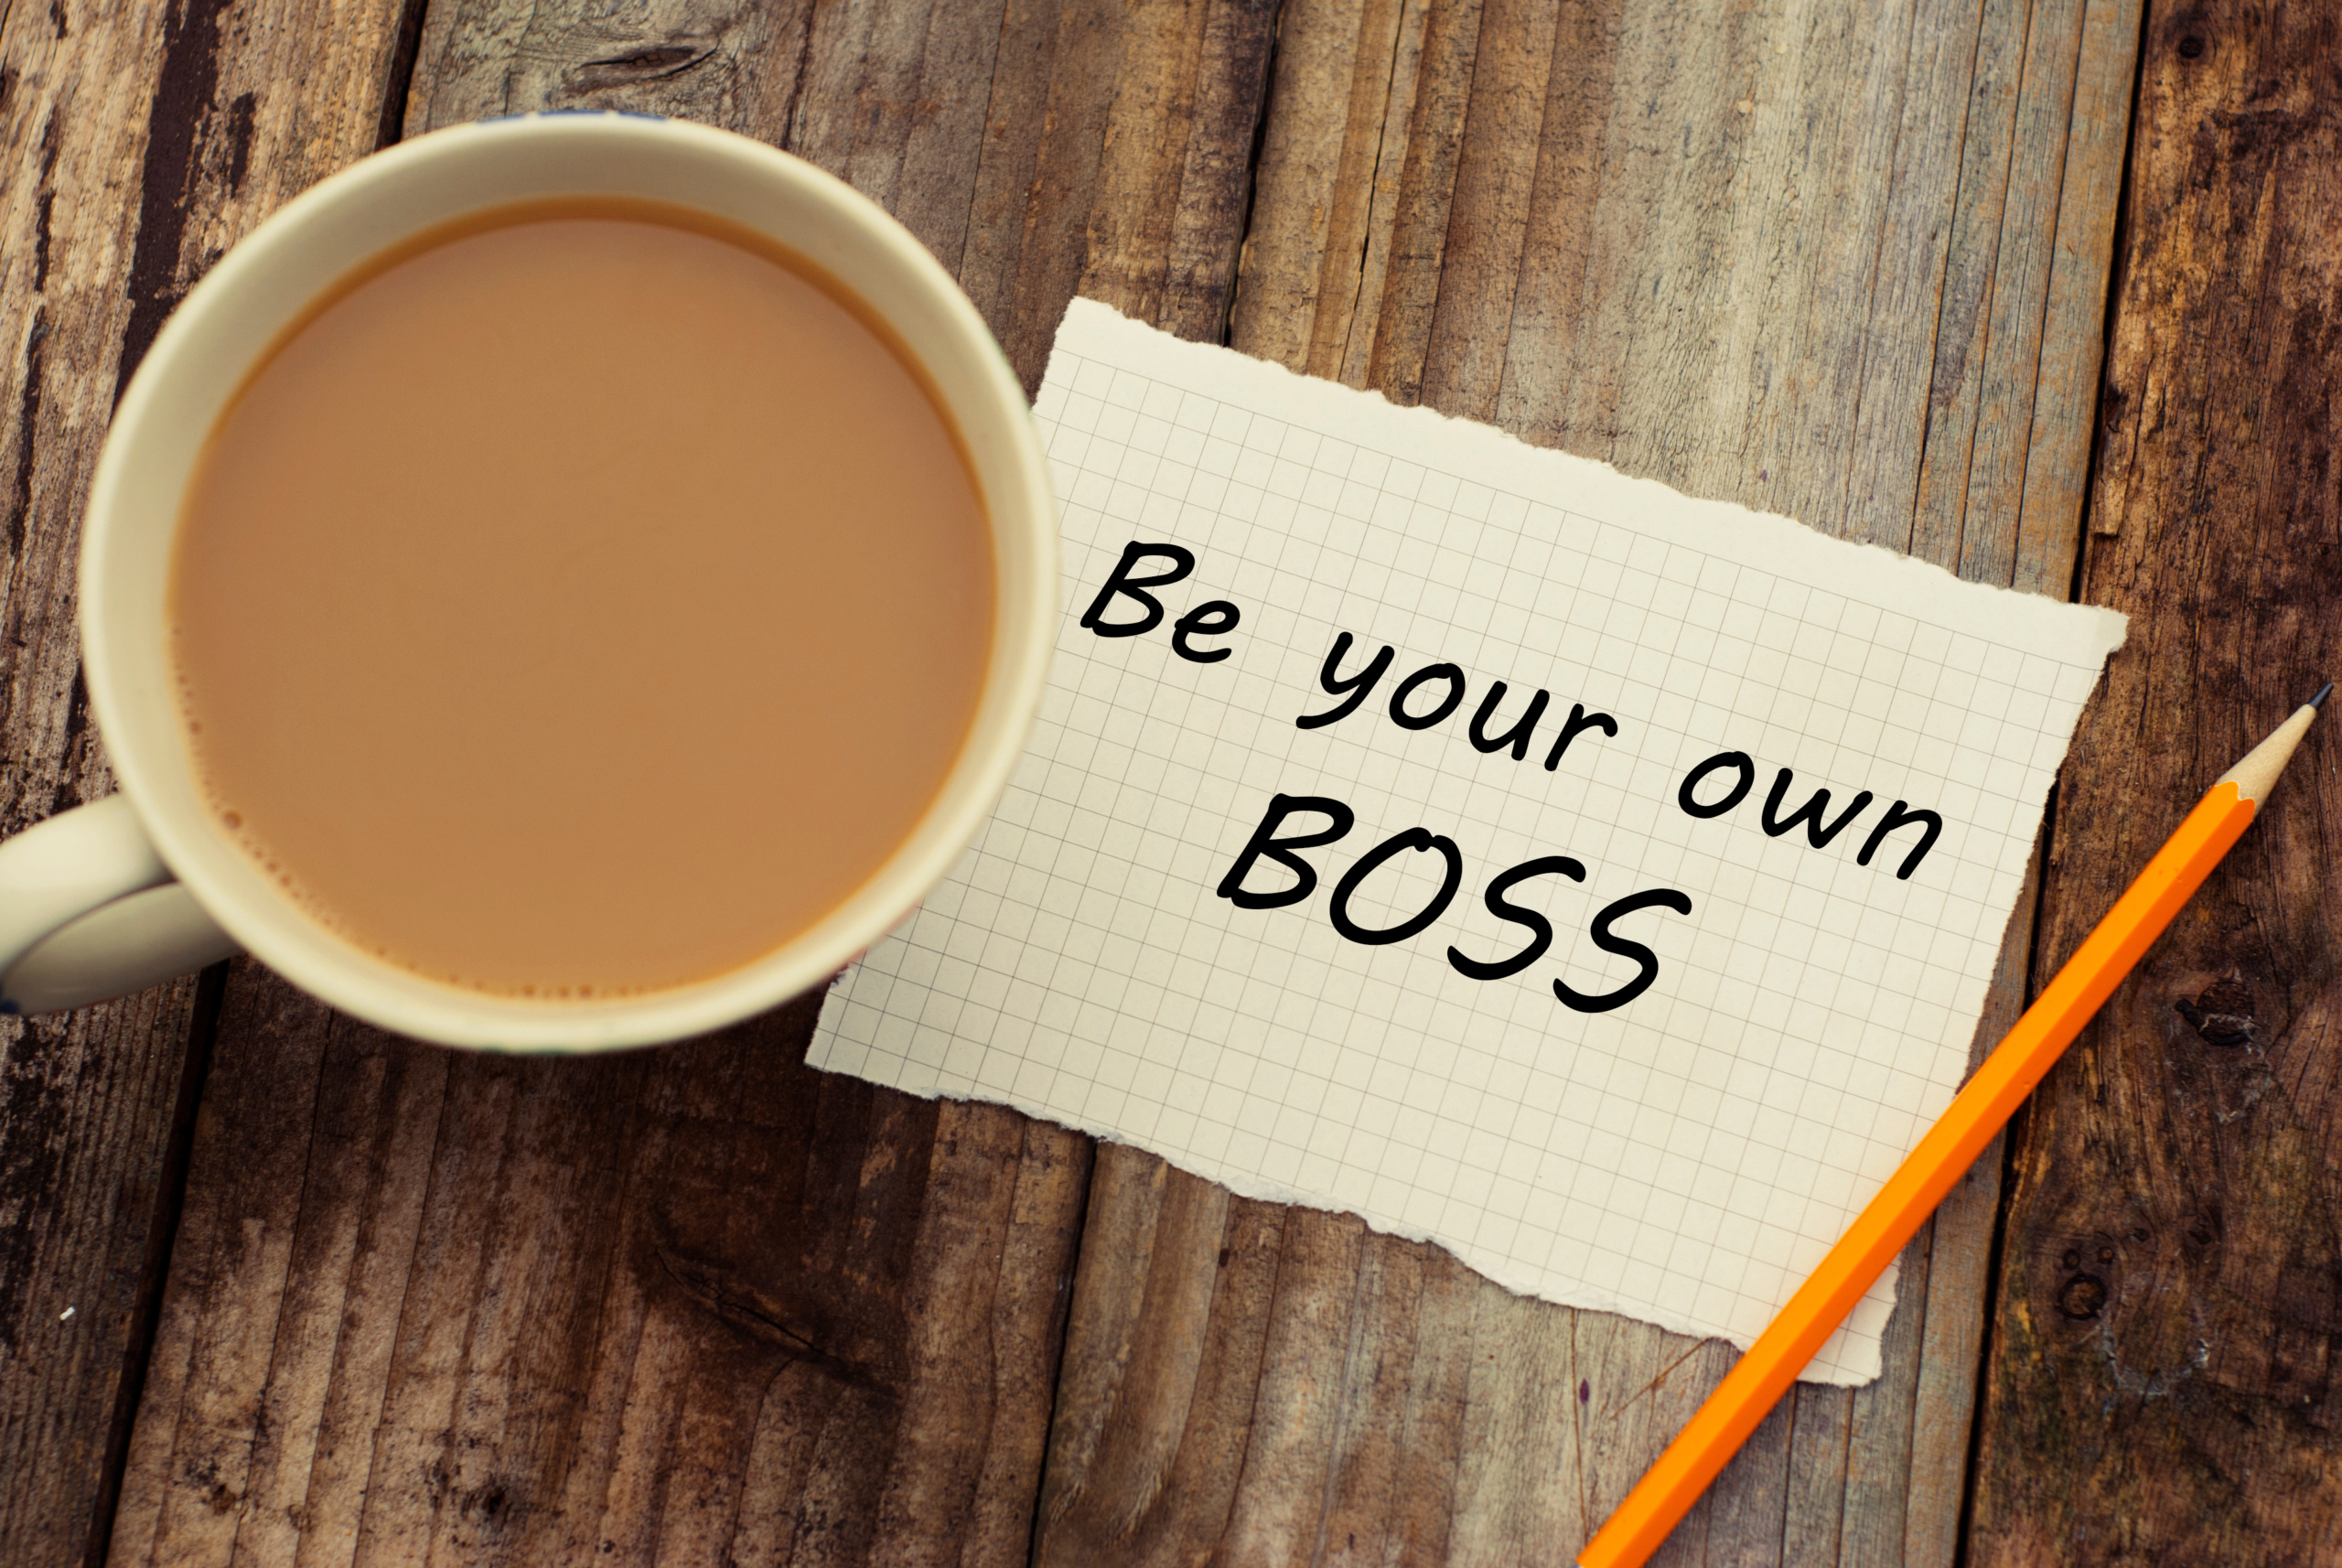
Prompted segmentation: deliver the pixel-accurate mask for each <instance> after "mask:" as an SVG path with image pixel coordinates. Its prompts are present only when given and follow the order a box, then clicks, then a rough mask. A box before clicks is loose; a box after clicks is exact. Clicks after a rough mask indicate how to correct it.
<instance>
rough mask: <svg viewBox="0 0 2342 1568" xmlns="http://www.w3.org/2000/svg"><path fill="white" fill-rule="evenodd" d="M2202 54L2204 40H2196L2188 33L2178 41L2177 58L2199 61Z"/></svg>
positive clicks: (2195, 37)
mask: <svg viewBox="0 0 2342 1568" xmlns="http://www.w3.org/2000/svg"><path fill="white" fill-rule="evenodd" d="M2203 53H2204V40H2203V39H2201V38H2197V36H2196V35H2195V34H2193V33H2190V34H2188V35H2187V36H2186V38H2182V39H2180V40H2179V58H2180V59H2201V58H2202V57H2203Z"/></svg>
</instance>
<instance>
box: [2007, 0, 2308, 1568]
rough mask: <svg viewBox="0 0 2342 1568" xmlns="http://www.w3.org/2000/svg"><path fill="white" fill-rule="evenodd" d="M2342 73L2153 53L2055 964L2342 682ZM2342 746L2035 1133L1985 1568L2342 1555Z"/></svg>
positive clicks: (2204, 15) (2175, 41) (2019, 1187)
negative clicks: (2114, 649) (2266, 749)
mask: <svg viewBox="0 0 2342 1568" xmlns="http://www.w3.org/2000/svg"><path fill="white" fill-rule="evenodd" d="M2338 64H2342V24H2338V23H2337V18H2336V17H2335V16H2333V15H2332V14H2331V13H2330V12H2326V11H2294V10H2288V9H2283V8H2278V9H2274V10H2269V11H2259V10H2251V9H2235V10H2229V11H2195V10H2182V9H2177V8H2175V9H2173V10H2171V11H2170V12H2168V13H2166V12H2165V11H2163V10H2162V9H2161V8H2158V9H2157V11H2156V13H2155V14H2154V15H2153V16H2151V18H2150V21H2149V25H2148V29H2147V38H2146V43H2145V57H2144V65H2143V71H2142V73H2141V87H2140V108H2139V124H2138V129H2137V134H2136V136H2135V137H2134V138H2133V148H2134V151H2133V158H2132V165H2131V187H2130V189H2131V209H2130V210H2131V219H2130V224H2129V232H2128V236H2127V239H2126V242H2125V252H2126V253H2125V258H2124V263H2123V269H2122V293H2121V297H2120V300H2119V302H2118V307H2117V312H2116V316H2115V320H2114V332H2113V338H2112V345H2111V358H2110V361H2109V365H2108V376H2107V381H2108V385H2107V391H2106V402H2105V435H2104V439H2103V441H2102V442H2101V444H2100V448H2099V454H2098V461H2097V489H2096V491H2095V494H2094V497H2093V499H2092V501H2091V530H2090V533H2091V537H2090V540H2089V541H2088V550H2087V554H2086V557H2085V559H2084V562H2083V567H2082V574H2083V582H2084V589H2085V592H2086V594H2087V595H2088V596H2090V598H2092V599H2093V600H2096V601H2098V602H2100V603H2105V604H2111V605H2113V606H2116V607H2119V608H2121V609H2122V610H2124V611H2126V612H2127V613H2128V614H2129V615H2130V616H2131V617H2132V622H2131V639H2130V642H2129V644H2128V645H2127V646H2126V647H2125V648H2124V649H2123V650H2122V653H2121V654H2120V655H2119V656H2118V657H2117V659H2116V660H2115V661H2114V663H2113V665H2112V666H2111V670H2110V671H2109V675H2108V681H2107V691H2106V694H2105V697H2104V699H2103V700H2102V701H2101V702H2100V703H2099V704H2098V705H2097V706H2096V707H2095V708H2094V710H2093V714H2092V716H2091V718H2090V720H2089V721H2088V722H2087V723H2086V725H2084V727H2083V729H2082V732H2081V734H2080V736H2079V738H2078V739H2077V741H2076V746H2075V754H2074V759H2073V762H2072V764H2071V765H2070V766H2069V767H2068V768H2067V770H2066V782H2065V785H2064V788H2063V792H2062V794H2061V800H2060V807H2059V811H2058V815H2057V824H2056V840H2055V846H2056V847H2055V852H2054V854H2053V855H2052V857H2051V861H2050V867H2049V871H2048V875H2047V882H2046V886H2045V891H2044V896H2043V919H2042V928H2043V936H2042V957H2043V959H2044V960H2045V961H2057V960H2062V959H2063V958H2064V957H2065V956H2066V955H2067V954H2068V953H2069V952H2071V951H2072V950H2073V949H2074V948H2075V947H2076V946H2077V945H2078V944H2079V941H2080V940H2081V938H2082V936H2083V934H2084V933H2085V932H2086V931H2087V930H2088V929H2089V927H2090V925H2091V923H2092V922H2094V921H2095V920H2096V919H2097V918H2099V916H2100V914H2101V913H2102V912H2103V911H2104V909H2105V908H2106V907H2107V905H2108V904H2109V903H2111V901H2112V899H2113V897H2115V895H2116V893H2117V892H2118V891H2119V890H2120V887H2121V885H2122V881H2123V880H2124V879H2125V878H2126V877H2127V876H2129V875H2132V874H2133V872H2134V871H2135V869H2136V868H2137V867H2138V866H2139V865H2141V864H2143V861H2144V860H2145V858H2146V857H2147V856H2148V855H2149V854H2152V853H2153V851H2154V847H2155V846H2156V844H2157V843H2159V842H2160V841H2161V839H2162V837H2163V836H2164V835H2165V833H2166V832H2169V831H2170V829H2171V827H2172V826H2173V825H2174V824H2175V822H2177V820H2178V818H2179V817H2180V815H2181V814H2182V813H2183V812H2185V811H2186V809H2187V806H2188V805H2189V804H2190V803H2191V802H2192V801H2193V800H2194V798H2195V796H2196V795H2197V792H2198V791H2200V790H2201V789H2204V788H2205V787H2206V786H2207V785H2208V784H2209V783H2210V782H2211V781H2212V779H2215V778H2216V777H2218V774H2219V773H2220V771H2221V770H2222V769H2223V768H2225V767H2226V766H2227V759H2229V757H2233V756H2234V755H2235V754H2237V753H2239V752H2240V751H2241V750H2242V749H2243V748H2244V747H2245V746H2247V745H2249V744H2251V741H2252V740H2254V739H2257V738H2258V737H2259V736H2260V734H2261V732H2263V731H2265V730H2267V729H2268V728H2270V727H2271V726H2272V725H2274V724H2275V723H2276V722H2277V721H2278V720H2279V719H2280V718H2281V717H2283V714H2285V713H2286V712H2287V711H2289V710H2290V709H2291V708H2292V707H2293V706H2294V704H2295V703H2298V702H2299V701H2300V700H2301V699H2302V698H2303V697H2304V696H2305V695H2307V694H2308V692H2309V690H2310V689H2311V688H2313V687H2314V686H2315V685H2316V684H2317V683H2318V682H2320V681H2322V680H2323V679H2325V678H2326V676H2327V675H2329V674H2330V673H2331V672H2332V671H2333V669H2334V667H2335V665H2336V663H2337V660H2342V635H2338V632H2342V589H2337V582H2338V581H2342V578H2337V567H2342V500H2338V499H2337V493H2336V489H2335V467H2334V464H2335V457H2336V453H2337V444H2342V425H2337V414H2336V399H2335V395H2334V393H2335V385H2336V366H2337V362H2342V361H2337V351H2342V342H2337V317H2336V313H2335V308H2334V301H2335V298H2336V296H2337V288H2342V268H2337V259H2336V258H2337V251H2336V244H2335V240H2336V235H2337V232H2342V197H2338V196H2337V191H2336V188H2335V185H2334V180H2333V169H2334V166H2335V160H2336V158H2337V156H2342V121H2337V115H2336V111H2335V103H2334V97H2333V93H2332V91H2331V83H2332V81H2333V79H2334V72H2335V71H2336V70H2337V65H2338ZM2323 728H2324V726H2322V725H2321V726H2319V729H2317V730H2313V731H2312V732H2311V734H2312V739H2311V740H2310V742H2309V743H2308V745H2307V746H2306V747H2305V750H2304V754H2303V755H2302V756H2301V757H2297V758H2296V759H2295V761H2294V765H2293V767H2292V768H2291V769H2289V770H2288V772H2287V774H2286V776H2285V778H2284V779H2283V782H2282V783H2281V784H2280V785H2279V787H2278V789H2277V791H2276V793H2275V794H2274V796H2273V797H2272V799H2271V800H2268V801H2267V802H2265V803H2264V804H2263V807H2262V811H2261V821H2259V822H2256V823H2255V824H2254V825H2253V827H2252V829H2251V833H2250V834H2249V836H2248V837H2247V838H2246V839H2245V840H2244V841H2243V842H2242V843H2240V844H2239V845H2238V847H2237V849H2236V850H2235V851H2234V852H2233V853H2231V854H2229V858H2228V860H2227V862H2226V863H2225V864H2224V865H2222V866H2221V867H2220V868H2219V869H2218V871H2216V872H2215V873H2214V874H2213V875H2212V877H2211V879H2210V880H2209V881H2208V882H2207V883H2206V885H2205V886H2204V889H2203V890H2202V891H2201V892H2200V893H2199V894H2197V897H2196V899H2195V900H2194V902H2193V903H2191V904H2190V905H2189V906H2188V907H2187V908H2186V909H2184V910H2182V911H2181V913H2180V915H2179V917H2178V918H2176V919H2175V921H2174V922H2173V924H2172V927H2171V929H2170V931H2169V932H2168V934H2166V935H2165V937H2164V938H2163V940H2161V941H2159V942H2158V943H2157V944H2156V945H2155V947H2154V949H2153V950H2150V952H2149V953H2148V955H2147V958H2146V960H2145V961H2144V962H2143V964H2142V965H2141V967H2140V968H2139V970H2138V971H2137V972H2135V973H2134V974H2133V976H2132V977H2131V979H2130V980H2129V981H2128V982H2127V983H2125V984H2124V985H2123V986H2122V989H2120V990H2119V991H2117V992H2116V993H2115V994H2114V996H2113V998H2112V1000H2111V1001H2110V1002H2109V1003H2108V1004H2107V1006H2106V1008H2105V1009H2104V1011H2102V1012H2101V1013H2100V1015H2099V1017H2098V1018H2097V1020H2096V1021H2095V1022H2094V1023H2093V1024H2092V1026H2090V1029H2089V1030H2088V1031H2087V1032H2086V1033H2085V1034H2084V1035H2083V1036H2082V1038H2081V1040H2080V1041H2079V1043H2078V1044H2077V1045H2076V1047H2074V1049H2073V1051H2072V1053H2071V1054H2069V1056H2068V1058H2067V1059H2066V1060H2065V1061H2064V1062H2063V1063H2061V1064H2060V1065H2059V1066H2058V1067H2057V1069H2055V1070H2054V1071H2053V1072H2052V1073H2051V1074H2050V1076H2049V1077H2048V1078H2047V1079H2046V1080H2045V1081H2044V1083H2043V1086H2042V1088H2041V1090H2039V1091H2038V1092H2037V1093H2036V1096H2035V1098H2034V1100H2033V1101H2032V1103H2031V1105H2030V1106H2029V1108H2028V1110H2027V1112H2026V1114H2025V1119H2024V1121H2023V1122H2021V1123H2019V1124H2018V1127H2017V1130H2016V1133H2015V1134H2014V1158H2013V1160H2012V1170H2013V1173H2014V1185H2013V1187H2012V1193H2011V1198H2010V1205H2009V1217H2008V1232H2007V1240H2006V1244H2005V1248H2004V1257H2003V1265H2002V1273H2001V1289H2000V1294H1999V1299H1998V1300H1997V1302H1996V1303H1995V1308H1994V1316H1993V1346H1992V1354H1991V1360H1990V1363H1989V1366H1988V1368H1987V1403H1986V1406H1985V1413H1984V1419H1983V1428H1982V1446H1981V1452H1980V1459H1979V1474H1978V1494H1977V1499H1976V1511H1975V1520H1974V1526H1973V1539H1972V1541H1971V1549H1970V1557H1971V1561H1973V1562H1977V1563H2046V1562H2057V1563H2114V1562H2154V1563H2170V1564H2196V1563H2242V1562H2257V1563H2332V1562H2335V1561H2337V1551H2338V1550H2342V1437H2337V1431H2342V1378H2337V1367H2342V1224H2338V1223H2337V1215H2338V1214H2342V1156H2337V1147H2342V1140H2338V1138H2337V1135H2338V1134H2342V1093H2337V1089H2338V1088H2342V1072H2337V1068H2336V1065H2335V1064H2336V1061H2337V1055H2336V1048H2335V1047H2336V1037H2335V1036H2336V1031H2335V1027H2334V1023H2335V1017H2336V1010H2337V1001H2342V992H2337V980H2336V974H2337V944H2336V939H2335V935H2334V929H2333V919H2332V910H2333V908H2334V907H2335V902H2336V899H2337V895H2342V868H2337V862H2336V859H2335V856H2334V854H2333V853H2332V849H2331V843H2332V839H2333V835H2334V832H2335V824H2336V822H2337V816H2338V815H2342V786H2338V785H2337V773H2336V769H2335V767H2334V762H2333V757H2334V755H2335V753H2334V749H2333V747H2334V737H2333V736H2332V735H2330V734H2322V733H2320V732H2321V731H2322V730H2323Z"/></svg>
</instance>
